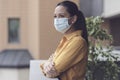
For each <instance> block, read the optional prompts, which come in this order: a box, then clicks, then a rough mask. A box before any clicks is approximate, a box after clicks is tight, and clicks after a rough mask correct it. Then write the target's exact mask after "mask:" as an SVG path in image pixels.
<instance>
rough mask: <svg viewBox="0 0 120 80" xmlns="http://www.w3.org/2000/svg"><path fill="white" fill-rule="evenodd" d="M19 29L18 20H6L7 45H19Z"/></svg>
mask: <svg viewBox="0 0 120 80" xmlns="http://www.w3.org/2000/svg"><path fill="white" fill-rule="evenodd" d="M19 28H20V19H19V18H9V19H8V42H9V43H19V41H20V40H19V37H20V35H19Z"/></svg>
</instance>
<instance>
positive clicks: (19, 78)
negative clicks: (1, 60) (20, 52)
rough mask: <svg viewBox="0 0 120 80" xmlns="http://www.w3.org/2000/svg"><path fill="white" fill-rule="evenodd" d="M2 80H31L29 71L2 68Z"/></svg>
mask: <svg viewBox="0 0 120 80" xmlns="http://www.w3.org/2000/svg"><path fill="white" fill-rule="evenodd" d="M0 80H29V69H9V68H8V69H6V68H0Z"/></svg>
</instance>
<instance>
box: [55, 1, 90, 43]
mask: <svg viewBox="0 0 120 80" xmlns="http://www.w3.org/2000/svg"><path fill="white" fill-rule="evenodd" d="M57 6H64V7H66V9H67V11H68V13H69V14H70V16H74V15H76V16H77V21H76V22H75V23H74V26H75V27H74V28H75V30H82V31H83V34H82V37H83V38H84V39H85V40H86V41H87V43H88V34H87V29H86V21H85V17H84V15H83V13H82V12H81V11H80V10H79V9H78V7H77V5H76V4H75V3H74V2H71V1H63V2H60V3H58V4H57Z"/></svg>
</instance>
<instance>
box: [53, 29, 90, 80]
mask: <svg viewBox="0 0 120 80" xmlns="http://www.w3.org/2000/svg"><path fill="white" fill-rule="evenodd" d="M81 35H82V31H80V30H78V31H75V32H73V33H70V34H67V35H64V37H63V38H62V40H61V42H60V44H59V45H58V47H57V49H56V51H55V53H54V57H53V62H54V63H55V65H54V67H55V69H56V70H57V71H58V72H59V73H60V75H58V76H59V78H60V80H84V77H85V72H86V64H87V55H88V45H87V43H86V41H85V39H83V38H82V36H81Z"/></svg>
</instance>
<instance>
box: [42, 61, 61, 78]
mask: <svg viewBox="0 0 120 80" xmlns="http://www.w3.org/2000/svg"><path fill="white" fill-rule="evenodd" d="M43 71H44V73H45V74H46V76H47V77H56V76H58V75H59V73H58V72H57V70H56V69H55V67H54V62H50V61H47V62H46V63H45V64H44V66H43Z"/></svg>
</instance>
